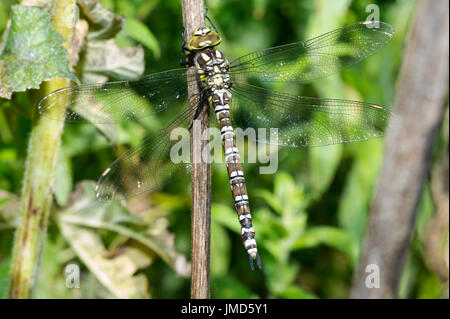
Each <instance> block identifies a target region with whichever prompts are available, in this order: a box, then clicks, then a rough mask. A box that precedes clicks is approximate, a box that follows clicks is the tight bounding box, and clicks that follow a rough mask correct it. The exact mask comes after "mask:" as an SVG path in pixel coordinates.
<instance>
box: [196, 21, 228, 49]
mask: <svg viewBox="0 0 450 319" xmlns="http://www.w3.org/2000/svg"><path fill="white" fill-rule="evenodd" d="M221 41H222V38H221V37H220V35H219V34H218V33H217V32H214V31H211V29H210V28H208V27H206V26H202V27H200V28H197V29H195V31H194V32H193V33H192V37H191V38H190V39H189V41H188V43H187V48H188V49H189V50H190V51H199V50H202V49H204V48H208V47H214V46H216V45H218V44H219V43H220V42H221Z"/></svg>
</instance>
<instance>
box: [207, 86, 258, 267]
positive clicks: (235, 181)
mask: <svg viewBox="0 0 450 319" xmlns="http://www.w3.org/2000/svg"><path fill="white" fill-rule="evenodd" d="M230 100H231V93H230V92H229V91H228V90H225V89H224V90H220V91H216V92H213V94H212V99H211V101H212V106H213V107H214V110H215V113H216V117H217V120H218V122H219V127H220V131H221V137H222V146H223V151H224V154H225V163H226V166H227V171H228V178H229V179H230V188H231V194H232V195H233V200H234V205H235V208H236V212H237V214H238V218H239V223H240V224H241V236H242V241H243V243H244V247H245V249H246V250H247V253H248V255H249V256H250V263H251V266H252V269H253V260H257V264H258V267H259V268H261V260H260V258H259V255H258V248H257V246H256V240H255V231H254V230H253V225H252V215H251V211H250V205H249V201H248V193H247V188H246V186H245V178H244V171H243V169H242V164H241V161H240V156H239V150H238V148H237V147H236V138H235V135H234V131H233V127H232V125H231V119H230V112H229V111H228V110H229V103H230Z"/></svg>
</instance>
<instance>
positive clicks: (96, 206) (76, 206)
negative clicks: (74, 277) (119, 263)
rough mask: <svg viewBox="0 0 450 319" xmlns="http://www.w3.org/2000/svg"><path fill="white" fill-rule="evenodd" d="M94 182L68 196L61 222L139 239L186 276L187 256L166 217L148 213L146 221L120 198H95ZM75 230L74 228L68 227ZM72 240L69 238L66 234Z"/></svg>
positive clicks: (83, 183)
mask: <svg viewBox="0 0 450 319" xmlns="http://www.w3.org/2000/svg"><path fill="white" fill-rule="evenodd" d="M94 189H95V183H93V182H82V183H80V184H78V185H77V190H76V191H75V193H74V194H73V195H72V197H71V199H70V200H69V206H68V207H67V208H65V209H64V210H62V211H60V212H59V213H58V218H57V220H58V223H59V224H60V225H62V224H69V225H71V226H76V227H78V228H82V227H87V228H93V229H98V230H107V231H110V232H113V233H116V234H117V235H120V236H125V237H127V238H129V239H130V240H133V241H137V242H138V243H140V244H141V245H143V246H145V247H146V248H147V249H149V250H150V251H152V252H154V253H155V254H157V255H158V256H159V257H161V259H162V260H163V261H164V262H166V263H167V264H168V265H169V266H171V267H172V268H173V269H174V270H175V271H176V272H177V273H178V274H179V275H181V276H187V275H188V274H189V273H190V269H189V268H190V267H189V265H188V264H187V262H186V258H185V257H184V256H183V255H181V254H179V253H177V252H176V250H175V243H174V236H173V235H172V234H170V233H169V232H168V230H167V226H168V222H167V219H165V218H163V217H160V216H152V214H151V212H148V213H147V214H146V217H147V218H149V220H148V221H144V220H142V219H141V218H138V217H137V216H135V215H133V214H131V213H130V212H129V211H127V210H126V209H125V208H124V207H122V206H121V205H119V203H117V202H111V203H102V202H99V201H97V200H96V199H95V195H94V194H95V191H94ZM69 231H70V234H72V231H71V228H70V229H69ZM66 238H67V240H68V241H69V242H70V240H71V239H70V238H68V237H67V236H66Z"/></svg>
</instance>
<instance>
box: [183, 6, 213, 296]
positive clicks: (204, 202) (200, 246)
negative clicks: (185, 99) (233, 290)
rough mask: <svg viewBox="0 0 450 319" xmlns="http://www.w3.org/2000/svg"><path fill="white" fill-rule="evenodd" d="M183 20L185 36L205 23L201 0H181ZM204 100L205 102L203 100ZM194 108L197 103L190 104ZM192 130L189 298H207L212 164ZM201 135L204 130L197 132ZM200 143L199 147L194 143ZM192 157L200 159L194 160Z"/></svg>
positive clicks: (192, 86)
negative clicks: (204, 159)
mask: <svg viewBox="0 0 450 319" xmlns="http://www.w3.org/2000/svg"><path fill="white" fill-rule="evenodd" d="M182 9H183V22H184V27H185V37H189V36H190V35H191V34H192V32H193V31H194V29H195V28H198V27H199V26H202V25H204V23H205V7H204V4H203V0H182ZM188 72H189V74H190V75H193V74H195V72H196V70H195V68H194V67H191V68H189V70H188ZM188 92H189V100H190V98H191V96H193V95H195V94H197V93H198V92H199V86H198V84H197V82H194V81H189V84H188ZM202 103H204V102H202ZM190 107H192V108H197V107H198V105H191V106H190ZM208 110H209V105H204V106H203V109H202V112H201V114H200V115H199V116H198V117H197V118H196V120H200V121H201V132H203V131H204V130H205V129H207V128H208V127H209V112H208ZM193 113H194V112H193ZM194 131H195V130H192V131H191V161H192V217H191V221H192V225H191V229H192V234H191V237H192V274H191V298H193V299H207V298H209V297H210V293H209V266H210V263H209V255H210V236H211V234H210V232H211V165H210V164H209V163H205V162H204V161H203V159H202V156H201V154H202V152H203V151H205V153H206V152H208V154H209V150H207V149H206V148H207V147H209V146H208V145H209V141H207V140H203V139H200V141H198V140H197V141H195V142H194V139H199V138H200V136H194V134H193V132H194ZM200 135H203V134H200ZM194 143H197V145H199V149H196V148H195V147H194ZM194 157H197V158H198V159H200V161H198V163H197V161H196V160H194Z"/></svg>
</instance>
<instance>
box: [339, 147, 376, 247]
mask: <svg viewBox="0 0 450 319" xmlns="http://www.w3.org/2000/svg"><path fill="white" fill-rule="evenodd" d="M348 148H349V149H351V150H354V154H355V155H356V156H355V161H354V163H353V165H352V169H351V171H350V174H349V175H348V177H347V181H346V183H345V187H344V191H343V192H342V195H341V198H340V200H339V208H338V218H339V224H340V225H341V226H343V227H344V228H345V229H346V230H347V232H348V233H349V234H351V235H352V236H353V237H354V238H356V239H358V240H359V241H362V239H363V237H364V232H365V230H366V227H367V216H368V210H369V205H370V200H371V198H372V193H373V192H372V190H373V188H374V184H375V181H376V177H377V176H378V171H379V167H380V164H381V159H382V158H381V156H382V141H381V140H379V139H378V140H370V141H366V142H364V143H355V144H353V145H348Z"/></svg>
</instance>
